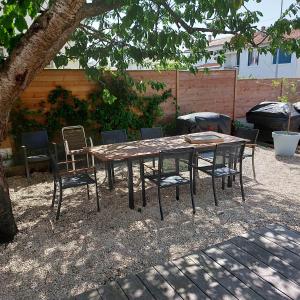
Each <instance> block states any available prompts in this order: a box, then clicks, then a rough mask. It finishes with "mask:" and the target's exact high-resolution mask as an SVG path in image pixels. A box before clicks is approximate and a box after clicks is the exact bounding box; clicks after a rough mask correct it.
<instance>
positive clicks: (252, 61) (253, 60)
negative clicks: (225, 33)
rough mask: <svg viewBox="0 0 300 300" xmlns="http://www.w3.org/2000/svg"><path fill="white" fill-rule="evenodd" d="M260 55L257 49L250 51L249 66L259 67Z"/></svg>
mask: <svg viewBox="0 0 300 300" xmlns="http://www.w3.org/2000/svg"><path fill="white" fill-rule="evenodd" d="M258 59H259V53H258V51H257V50H256V49H253V50H249V51H248V66H255V65H258Z"/></svg>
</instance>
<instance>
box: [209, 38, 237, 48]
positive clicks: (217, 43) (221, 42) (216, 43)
mask: <svg viewBox="0 0 300 300" xmlns="http://www.w3.org/2000/svg"><path fill="white" fill-rule="evenodd" d="M232 37H233V35H231V36H226V37H224V38H221V39H215V40H212V41H210V42H209V47H215V46H222V45H224V44H225V43H226V42H230V41H231V39H232Z"/></svg>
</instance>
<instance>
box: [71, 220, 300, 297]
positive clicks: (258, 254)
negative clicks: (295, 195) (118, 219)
mask: <svg viewBox="0 0 300 300" xmlns="http://www.w3.org/2000/svg"><path fill="white" fill-rule="evenodd" d="M75 299H90V300H91V299H93V300H96V299H249V300H252V299H272V300H276V299H300V233H299V232H295V231H293V230H290V229H288V228H285V227H283V226H280V225H270V226H268V227H267V228H263V229H255V230H254V231H252V232H250V233H249V234H245V235H243V236H239V237H235V238H233V239H231V240H229V241H226V242H223V243H221V244H218V245H216V246H213V247H210V248H208V249H206V250H203V251H200V250H199V252H196V253H194V254H191V255H189V256H185V257H182V258H180V259H177V260H174V261H172V262H167V263H165V264H163V265H159V266H154V267H152V268H149V269H148V270H146V271H144V272H142V273H139V274H136V275H130V276H128V277H126V278H122V279H119V280H117V281H116V282H113V283H110V284H108V285H105V286H102V287H100V288H98V289H97V290H93V291H89V292H86V293H84V294H81V295H78V296H76V297H75Z"/></svg>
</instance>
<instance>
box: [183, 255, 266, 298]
mask: <svg viewBox="0 0 300 300" xmlns="http://www.w3.org/2000/svg"><path fill="white" fill-rule="evenodd" d="M186 258H188V259H191V260H192V261H194V262H195V263H197V264H198V265H200V266H201V267H203V269H204V270H205V271H206V272H207V273H208V274H209V275H210V276H211V277H213V278H215V279H216V280H217V281H218V282H219V283H220V284H221V285H222V286H223V287H224V288H226V289H227V290H228V291H229V292H230V293H231V294H233V295H234V296H235V297H236V298H238V299H240V300H254V299H257V300H262V299H263V298H262V297H261V296H259V295H258V294H257V293H255V292H254V291H253V290H252V289H251V288H250V287H248V286H247V285H245V284H244V283H243V282H242V281H241V280H239V279H238V278H237V277H235V276H233V275H232V274H231V273H229V272H228V271H227V270H226V269H224V268H223V267H222V266H220V265H219V264H217V263H216V262H215V261H214V260H213V259H211V258H210V257H208V256H207V255H206V254H205V253H204V252H199V253H197V254H193V255H190V256H187V257H186Z"/></svg>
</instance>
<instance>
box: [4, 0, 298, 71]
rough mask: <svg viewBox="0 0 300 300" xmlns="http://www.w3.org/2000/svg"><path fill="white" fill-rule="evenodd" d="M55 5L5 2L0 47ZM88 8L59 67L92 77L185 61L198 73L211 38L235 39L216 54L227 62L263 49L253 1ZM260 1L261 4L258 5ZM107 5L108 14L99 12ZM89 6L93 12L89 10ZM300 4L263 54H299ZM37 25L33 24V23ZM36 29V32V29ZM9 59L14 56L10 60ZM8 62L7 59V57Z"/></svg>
mask: <svg viewBox="0 0 300 300" xmlns="http://www.w3.org/2000/svg"><path fill="white" fill-rule="evenodd" d="M55 2H56V1H44V0H34V1H32V0H22V1H20V0H3V1H2V2H1V4H0V6H1V11H2V15H1V16H0V46H2V47H4V48H5V49H6V50H7V53H8V55H9V53H11V51H12V50H13V49H14V48H15V47H16V46H17V45H18V43H20V41H21V39H22V36H23V35H24V34H25V32H26V31H28V30H29V28H30V24H32V23H33V22H34V21H35V20H36V19H37V18H38V17H39V16H40V15H41V14H43V13H44V12H46V11H47V10H48V9H49V8H50V7H51V6H52V5H54V4H55ZM87 2H91V3H86V4H83V5H85V6H86V18H84V19H83V20H82V22H81V23H80V25H79V26H78V27H77V29H76V30H75V31H74V33H73V34H72V36H71V38H70V41H69V43H68V44H67V45H66V48H65V51H64V53H60V54H58V55H57V56H56V58H55V64H56V66H57V67H61V66H64V65H66V64H67V63H68V60H69V59H76V60H79V62H80V65H81V66H82V67H83V68H85V69H87V70H88V71H89V72H90V73H93V72H97V70H98V69H99V67H106V66H108V65H113V66H115V67H117V68H118V69H120V70H124V69H126V67H127V66H128V63H129V62H131V61H134V62H135V63H137V64H138V65H143V64H147V63H149V62H157V63H159V64H160V65H161V66H165V65H166V64H167V63H168V61H170V60H172V61H176V62H180V64H181V65H185V66H186V67H187V68H190V69H191V70H193V65H194V64H195V63H196V62H197V61H199V60H200V59H202V58H209V57H210V55H211V53H210V52H209V51H208V50H207V49H206V47H207V43H208V42H207V34H212V35H213V36H214V37H215V36H217V35H219V34H231V35H234V38H233V39H232V40H231V42H230V43H226V44H225V45H224V49H223V51H220V52H219V53H218V54H217V60H218V62H219V63H222V62H223V61H224V59H225V56H224V52H225V51H226V49H236V50H242V49H243V48H244V47H245V46H247V45H248V46H250V47H259V44H255V43H254V40H253V36H254V34H255V32H257V31H261V29H260V28H258V27H257V25H256V24H257V23H258V21H259V19H260V18H261V17H262V16H263V13H262V12H260V11H250V10H249V9H248V8H247V4H248V2H249V0H244V1H243V0H190V1H183V0H170V1H163V0H102V1H101V0H98V1H97V0H94V1H87ZM256 2H261V0H256ZM105 5H107V6H108V7H109V6H111V7H112V9H108V10H107V11H105V12H104V13H99V11H98V9H99V8H100V7H103V6H105ZM88 6H89V7H88ZM299 9H300V2H299V1H298V0H297V1H296V0H295V2H294V3H293V4H292V5H291V6H290V7H289V8H288V9H287V10H286V11H285V12H284V13H283V15H282V17H281V18H280V19H278V20H277V21H276V22H275V23H274V24H272V25H271V26H270V27H269V28H266V29H265V30H263V34H264V35H265V36H266V38H268V39H269V40H270V43H269V46H268V47H267V48H266V47H261V48H260V51H268V50H270V51H271V52H275V49H276V48H277V47H280V48H281V49H283V50H285V51H287V52H296V54H297V56H299V55H300V47H299V46H300V43H299V40H296V39H289V40H288V42H286V41H285V39H284V38H283V37H284V36H285V35H286V34H289V33H290V32H291V30H293V29H297V28H300V19H299ZM33 24H34V23H33ZM32 29H33V30H34V28H32ZM8 57H9V56H8ZM8 57H7V58H8ZM2 59H4V60H5V58H2Z"/></svg>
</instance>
